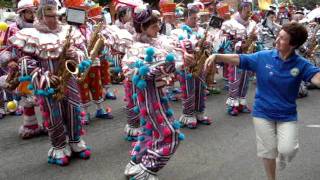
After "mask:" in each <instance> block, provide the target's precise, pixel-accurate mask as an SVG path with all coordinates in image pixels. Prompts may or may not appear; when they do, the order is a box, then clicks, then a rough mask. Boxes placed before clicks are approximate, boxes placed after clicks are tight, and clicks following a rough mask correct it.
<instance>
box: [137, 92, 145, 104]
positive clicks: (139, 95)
mask: <svg viewBox="0 0 320 180" xmlns="http://www.w3.org/2000/svg"><path fill="white" fill-rule="evenodd" d="M138 101H139V102H144V101H145V98H144V95H143V93H141V92H140V93H139V94H138Z"/></svg>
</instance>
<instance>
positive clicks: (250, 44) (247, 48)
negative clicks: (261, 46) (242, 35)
mask: <svg viewBox="0 0 320 180" xmlns="http://www.w3.org/2000/svg"><path fill="white" fill-rule="evenodd" d="M254 32H255V29H253V30H252V31H251V33H250V35H249V37H248V38H247V39H246V40H245V42H244V46H243V47H244V48H242V49H241V50H242V53H244V54H250V53H253V52H255V51H256V39H255V37H254V36H255V35H254Z"/></svg>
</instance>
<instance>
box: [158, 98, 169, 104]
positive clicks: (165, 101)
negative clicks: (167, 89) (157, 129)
mask: <svg viewBox="0 0 320 180" xmlns="http://www.w3.org/2000/svg"><path fill="white" fill-rule="evenodd" d="M160 101H161V102H162V103H165V104H166V103H168V102H169V99H168V97H161V98H160Z"/></svg>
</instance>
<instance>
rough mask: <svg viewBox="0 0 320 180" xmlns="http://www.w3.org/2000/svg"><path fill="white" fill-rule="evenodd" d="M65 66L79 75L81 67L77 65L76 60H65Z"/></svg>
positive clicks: (73, 73) (70, 71) (72, 72)
mask: <svg viewBox="0 0 320 180" xmlns="http://www.w3.org/2000/svg"><path fill="white" fill-rule="evenodd" d="M65 68H66V70H67V71H68V72H69V73H70V74H72V75H78V74H79V68H78V66H77V63H76V62H75V61H73V60H67V61H66V62H65Z"/></svg>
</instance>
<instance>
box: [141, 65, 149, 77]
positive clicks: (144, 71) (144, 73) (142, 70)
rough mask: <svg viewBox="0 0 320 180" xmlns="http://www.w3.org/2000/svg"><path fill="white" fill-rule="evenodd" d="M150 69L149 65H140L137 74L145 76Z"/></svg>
mask: <svg viewBox="0 0 320 180" xmlns="http://www.w3.org/2000/svg"><path fill="white" fill-rule="evenodd" d="M149 71H150V69H149V67H148V66H141V67H140V68H139V75H140V76H145V75H147V74H148V72H149Z"/></svg>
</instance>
